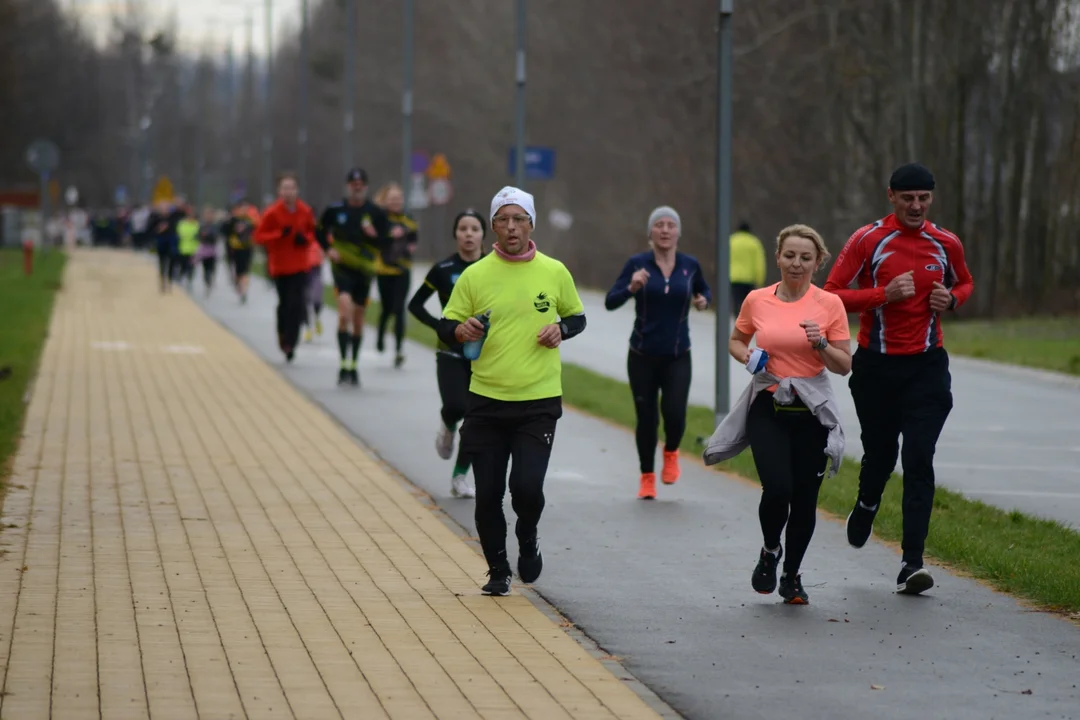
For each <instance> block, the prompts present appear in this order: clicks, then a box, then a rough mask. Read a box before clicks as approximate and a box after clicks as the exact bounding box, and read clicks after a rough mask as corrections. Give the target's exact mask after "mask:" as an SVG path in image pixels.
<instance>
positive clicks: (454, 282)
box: [450, 273, 461, 285]
mask: <svg viewBox="0 0 1080 720" xmlns="http://www.w3.org/2000/svg"><path fill="white" fill-rule="evenodd" d="M459 277H461V273H454V274H453V275H451V276H450V284H451V285H457V279H458V278H459Z"/></svg>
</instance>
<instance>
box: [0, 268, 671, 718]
mask: <svg viewBox="0 0 1080 720" xmlns="http://www.w3.org/2000/svg"><path fill="white" fill-rule="evenodd" d="M358 402H362V399H361V400H358ZM2 522H3V525H4V526H5V529H4V530H3V532H2V533H0V543H2V547H0V550H2V553H3V555H2V557H0V667H2V668H3V695H2V696H0V716H2V717H3V718H4V720H20V719H22V718H29V719H32V720H40V719H41V718H49V717H52V718H60V719H62V720H76V719H79V718H99V717H100V718H106V719H107V720H121V719H124V718H147V717H153V718H163V719H165V718H178V719H179V718H211V719H214V720H216V719H218V718H259V719H262V718H304V719H308V718H310V719H313V720H314V719H319V718H362V719H364V720H366V719H368V718H393V719H395V720H397V719H399V718H402V719H409V720H413V719H414V718H415V719H421V718H440V719H441V718H485V719H491V720H494V719H496V718H499V719H501V718H532V719H535V720H558V719H560V718H628V719H635V718H656V717H658V715H657V714H656V713H655V712H654V711H653V710H651V709H650V708H649V707H648V706H647V705H646V704H645V703H644V702H643V701H642V700H641V699H640V698H639V697H638V695H636V694H635V693H634V692H632V691H631V690H630V689H629V688H628V687H627V686H626V685H625V684H624V683H623V681H621V680H619V679H618V678H616V677H615V676H614V675H613V674H612V673H611V672H609V671H608V670H607V669H606V668H605V667H604V666H603V665H602V664H601V663H600V661H598V660H597V659H595V658H594V657H592V656H591V655H590V654H589V653H588V652H587V651H586V650H585V649H584V648H583V647H582V646H581V645H580V644H578V643H577V642H576V641H575V640H574V639H572V638H571V637H570V636H569V635H567V634H566V633H565V632H564V631H563V630H562V629H560V628H559V627H558V626H557V625H556V624H555V623H554V622H553V621H552V620H550V619H549V618H548V617H547V616H546V615H545V614H544V613H542V612H541V611H540V610H539V609H538V608H537V607H535V606H534V605H533V604H532V603H531V602H530V601H529V599H528V598H525V597H523V596H521V595H519V594H517V593H515V594H514V595H512V596H510V597H508V598H502V599H493V598H486V597H483V596H481V595H480V594H479V590H478V581H479V580H480V579H482V576H483V572H484V570H485V566H484V563H483V561H482V559H481V558H480V556H479V555H478V554H477V553H476V552H475V551H474V550H473V549H472V548H470V547H469V546H468V545H466V544H465V542H464V541H463V540H462V539H461V538H460V537H458V536H457V535H455V533H454V532H452V531H451V530H450V529H449V528H448V527H446V526H445V525H444V524H443V523H442V522H441V521H440V520H439V519H438V518H437V517H436V516H435V515H434V514H433V513H432V512H431V511H430V510H428V509H427V508H426V507H424V506H423V505H422V504H421V503H420V501H419V500H418V499H417V498H416V497H415V496H414V495H413V494H412V492H411V491H410V489H409V488H408V487H406V486H405V485H403V484H402V483H401V482H400V481H398V480H397V479H396V478H394V477H393V476H392V475H391V474H389V473H388V472H387V471H386V470H385V469H384V468H383V467H382V466H381V465H380V464H379V463H378V462H377V461H376V460H375V459H374V458H373V457H372V456H371V455H370V454H369V453H368V452H367V451H365V449H363V448H362V447H361V446H359V445H358V444H357V443H356V442H355V441H354V440H353V439H352V438H351V437H350V436H349V435H348V434H346V433H345V432H344V431H343V430H342V429H341V428H340V427H339V426H338V425H337V424H335V423H334V422H333V421H332V420H331V419H330V418H329V417H327V416H326V415H325V414H324V413H322V412H321V411H320V410H319V409H317V408H316V407H315V406H314V405H313V404H312V403H310V402H308V401H307V400H306V399H305V398H304V397H303V396H302V395H300V394H299V393H298V392H296V391H295V390H294V389H293V388H292V387H291V386H290V385H289V384H287V383H286V382H285V381H284V380H283V379H282V378H281V377H280V376H279V375H278V374H277V373H275V372H274V371H273V370H272V369H271V368H270V367H269V366H267V365H266V364H265V363H263V362H262V361H261V360H259V359H258V358H257V357H256V356H255V355H254V354H253V353H252V352H251V351H250V350H248V348H247V347H245V346H244V345H243V344H242V343H241V342H240V341H239V340H237V339H236V338H234V337H233V336H232V335H230V334H229V333H228V332H227V331H225V330H224V329H222V328H221V327H219V326H218V325H216V324H215V323H214V322H212V321H211V320H210V319H209V318H207V317H206V316H205V315H204V314H203V313H202V312H201V311H199V309H198V308H197V307H196V306H195V304H194V303H192V302H191V301H190V300H189V299H187V298H186V297H185V296H183V295H182V294H180V293H176V294H173V295H171V296H168V297H161V296H159V295H158V294H157V292H156V287H155V279H154V270H153V268H152V267H151V265H150V264H149V263H147V262H146V261H145V259H144V258H138V257H135V256H132V255H126V254H122V253H110V252H79V253H76V254H75V256H74V257H73V259H72V262H71V263H70V264H69V266H68V272H67V276H66V279H65V284H64V289H63V291H62V292H61V294H60V295H59V296H58V298H57V304H56V309H55V314H54V317H53V322H52V327H51V330H50V335H49V339H48V342H47V344H46V348H45V352H44V356H43V360H42V366H41V369H40V374H39V377H38V380H37V382H36V384H35V387H34V391H33V396H32V401H31V403H30V406H29V410H28V416H27V422H26V430H25V437H24V439H23V442H22V445H21V448H20V450H19V453H18V456H17V457H16V460H15V467H14V476H13V477H12V478H11V481H10V488H9V490H8V492H7V497H6V500H5V502H4V508H3V518H2Z"/></svg>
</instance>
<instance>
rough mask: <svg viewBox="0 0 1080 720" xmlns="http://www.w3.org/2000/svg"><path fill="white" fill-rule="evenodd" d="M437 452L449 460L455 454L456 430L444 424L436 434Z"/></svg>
mask: <svg viewBox="0 0 1080 720" xmlns="http://www.w3.org/2000/svg"><path fill="white" fill-rule="evenodd" d="M435 452H437V453H439V457H441V458H442V459H443V460H449V459H450V456H451V455H453V454H454V431H453V430H451V429H450V428H448V427H446V426H445V425H442V424H440V426H439V432H438V433H437V434H436V435H435Z"/></svg>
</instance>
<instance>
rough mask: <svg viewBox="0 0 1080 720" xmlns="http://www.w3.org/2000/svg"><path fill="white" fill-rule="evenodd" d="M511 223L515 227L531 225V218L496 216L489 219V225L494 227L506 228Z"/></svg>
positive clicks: (525, 216) (526, 216) (524, 216)
mask: <svg viewBox="0 0 1080 720" xmlns="http://www.w3.org/2000/svg"><path fill="white" fill-rule="evenodd" d="M511 221H513V223H514V224H515V225H530V224H532V218H530V217H529V216H528V215H496V216H495V217H493V218H492V219H491V224H492V225H493V226H494V227H506V226H507V225H509V224H510V222H511Z"/></svg>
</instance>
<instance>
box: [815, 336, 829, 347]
mask: <svg viewBox="0 0 1080 720" xmlns="http://www.w3.org/2000/svg"><path fill="white" fill-rule="evenodd" d="M827 347H829V339H828V338H827V337H825V336H824V335H822V336H821V339H820V340H818V343H817V345H815V346H814V349H815V350H824V349H825V348H827Z"/></svg>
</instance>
